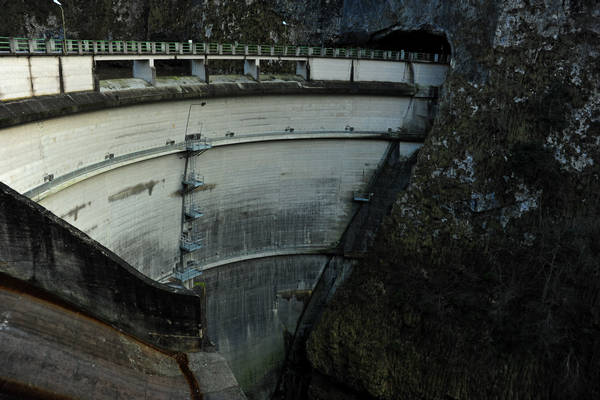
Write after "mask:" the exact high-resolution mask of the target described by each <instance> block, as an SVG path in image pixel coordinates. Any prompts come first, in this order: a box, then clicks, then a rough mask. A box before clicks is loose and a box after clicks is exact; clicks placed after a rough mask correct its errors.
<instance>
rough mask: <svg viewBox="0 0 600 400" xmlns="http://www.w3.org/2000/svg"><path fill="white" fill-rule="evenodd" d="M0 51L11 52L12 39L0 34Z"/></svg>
mask: <svg viewBox="0 0 600 400" xmlns="http://www.w3.org/2000/svg"><path fill="white" fill-rule="evenodd" d="M0 52H4V53H8V52H10V39H9V38H7V37H4V36H0Z"/></svg>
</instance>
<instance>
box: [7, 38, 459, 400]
mask: <svg viewBox="0 0 600 400" xmlns="http://www.w3.org/2000/svg"><path fill="white" fill-rule="evenodd" d="M88 42H89V43H86V42H85V41H72V42H71V43H68V44H67V47H66V49H58V52H59V53H58V54H55V53H54V52H55V51H56V48H55V47H54V48H53V47H52V46H50V45H48V46H47V47H44V52H45V53H44V54H43V55H42V54H38V53H39V52H36V49H37V48H36V47H35V46H37V45H38V44H37V42H31V41H29V42H27V46H26V47H23V45H22V43H19V42H18V41H16V40H14V39H11V40H9V43H10V46H9V51H7V52H6V54H4V55H0V71H2V77H1V78H0V98H1V99H2V100H3V101H2V103H0V181H1V182H2V183H4V184H5V185H8V186H9V187H10V188H12V189H13V190H15V191H16V192H18V193H20V194H21V195H24V196H25V197H28V198H29V199H31V200H32V201H35V202H37V203H38V204H39V205H40V206H42V207H44V208H45V209H46V210H48V211H50V212H51V213H53V214H54V215H56V216H57V217H59V221H60V223H63V222H62V221H64V222H66V223H68V224H70V225H72V226H73V227H74V228H76V229H75V231H77V230H78V231H80V232H79V233H77V235H81V236H82V237H84V238H85V237H87V236H89V238H91V239H93V241H95V242H97V243H98V244H99V245H100V246H103V247H104V248H106V249H107V250H106V251H108V252H109V253H110V252H112V253H114V255H116V256H118V257H117V258H119V259H122V260H124V262H125V263H126V264H128V265H130V266H131V267H133V269H135V270H136V271H138V272H139V273H141V274H143V275H144V276H145V277H147V278H149V280H152V281H157V282H161V283H170V284H174V283H177V284H180V285H182V286H184V287H185V288H188V289H192V290H194V291H196V292H198V293H199V292H202V293H205V295H206V298H205V304H204V306H203V307H204V309H203V310H197V312H199V313H201V314H202V313H203V317H205V321H203V322H204V324H205V325H203V327H204V326H205V329H204V331H203V333H202V336H204V335H206V336H207V337H208V338H209V339H210V341H212V342H213V343H214V346H215V348H216V349H217V350H218V352H219V353H220V355H222V356H223V357H224V359H225V360H226V361H227V363H228V364H229V366H230V367H231V370H232V372H233V375H234V376H235V378H236V379H237V381H238V382H239V384H240V386H241V388H242V389H243V390H244V392H246V394H247V395H248V396H249V397H251V398H264V397H266V396H268V395H269V393H271V392H272V390H273V388H274V385H275V382H276V380H277V371H278V370H279V368H280V367H281V364H282V362H283V360H284V358H285V344H284V336H285V335H286V334H290V333H291V334H293V333H294V331H295V330H296V324H297V323H298V318H299V317H300V315H301V314H302V311H303V309H304V306H305V304H306V298H307V296H308V297H310V294H311V291H312V290H313V289H314V287H315V285H316V283H317V281H318V280H319V277H320V276H321V273H322V272H323V270H324V268H325V266H326V265H327V263H328V262H329V261H330V259H331V257H332V255H340V254H341V255H342V256H343V255H344V254H343V253H344V252H343V250H340V240H341V238H342V236H343V234H344V232H345V231H346V230H347V229H348V226H349V224H350V222H351V221H352V219H353V216H355V215H356V213H357V211H358V210H359V209H360V208H361V207H363V206H364V205H365V204H368V203H369V202H370V201H371V198H372V196H373V193H372V190H371V187H372V184H373V180H374V178H375V177H376V176H377V174H378V172H379V171H380V170H381V169H382V167H383V166H384V165H385V163H386V161H387V159H388V158H389V157H390V154H395V157H397V158H399V159H407V158H409V157H410V156H412V155H413V154H414V153H415V151H416V150H417V149H418V148H419V147H420V146H421V143H422V141H423V140H424V137H425V134H426V132H427V130H428V129H429V128H430V126H431V124H432V118H433V115H434V112H435V107H436V104H437V96H438V88H439V87H440V86H441V85H442V84H443V82H444V79H445V74H446V71H447V68H448V65H447V64H446V63H445V62H440V61H443V56H440V55H435V56H434V55H428V56H427V57H424V56H423V55H421V56H411V55H410V54H409V55H405V54H404V53H402V54H400V53H398V54H392V52H386V53H385V54H383V53H382V55H381V56H377V57H376V53H374V52H372V53H369V54H367V53H365V54H364V55H363V56H362V58H361V55H360V54H361V53H356V54H355V55H353V54H352V53H351V52H346V51H344V53H343V54H342V53H341V52H340V51H339V49H332V50H331V51H330V50H329V49H320V48H314V49H319V50H318V51H317V50H314V49H313V48H310V49H307V50H306V53H304V50H301V49H298V48H294V49H287V48H284V49H278V48H276V47H277V46H271V47H270V48H269V49H266V48H263V49H260V48H257V50H256V51H255V50H254V48H253V47H252V46H245V47H243V48H242V49H238V50H237V51H238V53H236V50H235V49H229V48H227V47H226V46H224V45H218V46H216V47H214V46H212V47H211V45H210V44H203V46H202V47H199V46H192V47H190V48H186V47H185V44H178V45H177V46H175V47H173V48H171V47H168V46H167V47H164V48H163V47H160V46H157V44H154V45H150V46H149V47H143V46H145V45H143V43H144V42H137V43H138V44H136V45H135V47H134V48H131V49H129V50H130V51H127V49H128V48H127V47H123V48H120V47H118V45H117V46H116V47H115V48H114V49H115V50H114V51H112V52H110V53H109V52H108V50H107V51H106V52H105V51H103V48H102V47H100V46H101V45H100V44H99V43H96V42H92V41H88ZM123 43H125V42H123ZM127 43H129V42H127ZM124 46H125V45H124ZM1 47H2V46H0V48H1ZM263 47H264V46H263ZM111 48H112V47H111ZM255 52H256V54H255ZM70 53H72V54H70ZM164 57H172V58H177V59H183V60H189V62H190V63H191V67H190V70H191V71H192V75H193V76H190V77H188V78H186V79H185V80H184V83H182V80H176V79H167V78H160V77H158V78H157V77H156V71H155V69H156V67H155V65H154V60H155V59H156V60H158V59H161V58H164ZM286 57H287V58H286ZM114 59H121V60H133V61H134V65H133V67H134V68H133V76H134V78H132V79H129V80H128V81H126V82H120V83H119V85H116V86H119V87H120V89H116V90H115V89H107V87H109V86H111V85H105V84H99V83H98V82H97V79H95V78H94V76H95V66H96V65H97V64H99V63H101V62H104V61H107V60H114ZM213 59H219V60H223V59H225V60H240V61H243V62H244V63H245V67H244V70H245V72H246V73H247V76H248V77H246V78H243V77H239V79H233V80H231V81H221V80H219V79H218V77H213V76H211V75H210V74H209V73H208V70H209V68H210V63H211V60H213ZM272 59H278V60H283V61H289V62H293V63H296V72H297V77H296V78H294V79H272V80H264V79H261V75H260V74H261V71H260V60H263V62H264V60H267V61H268V60H272ZM74 65H77V67H74V68H72V69H71V68H70V66H74ZM75 82H76V83H75ZM140 82H142V84H140ZM127 85H129V86H131V87H140V86H142V88H138V89H123V87H125V86H127ZM42 94H43V95H44V96H40V95H42ZM15 196H16V194H15ZM2 212H3V213H6V212H8V210H4V209H3V210H2ZM69 229H71V228H69ZM75 231H74V232H75ZM7 235H8V233H7ZM86 235H87V236H86ZM348 257H349V258H352V256H351V255H349V254H348ZM9 261H10V260H8V259H3V258H0V265H2V268H3V271H2V273H3V274H7V278H6V279H8V276H10V277H11V278H10V279H17V280H19V279H21V280H25V281H27V279H28V278H27V277H26V276H24V275H19V274H18V273H16V272H14V271H13V272H11V269H10V268H9V267H6V268H5V267H4V264H5V263H8V262H9ZM89 267H90V266H87V267H86V268H89ZM4 269H6V271H4ZM7 271H8V272H7ZM110 271H111V270H107V273H110ZM98 273H100V274H101V273H102V271H99V272H98ZM127 273H128V274H130V273H133V270H132V271H130V272H127ZM3 276H4V275H3ZM147 278H142V277H141V275H140V277H138V278H136V279H142V280H144V279H147ZM96 279H100V278H96ZM122 279H125V280H126V279H128V278H122ZM99 284H100V283H99ZM148 284H149V285H151V286H152V285H157V287H165V285H160V284H159V283H148ZM44 288H45V290H50V289H51V287H44ZM53 290H54V289H53ZM123 290H127V289H126V288H124V289H123ZM168 290H171V291H175V292H176V293H179V291H184V289H183V288H181V289H177V288H175V289H168ZM61 293H62V292H61ZM65 293H67V294H65V296H66V295H68V291H66V292H65ZM176 293H175V294H176ZM175 294H173V295H175ZM70 301H71V300H70ZM77 301H80V300H77ZM115 301H117V300H115ZM72 302H74V300H73V301H72ZM169 302H171V300H169ZM134 303H135V302H134ZM77 304H78V303H77ZM90 307H92V306H90ZM107 307H108V306H107ZM111 307H112V306H111ZM173 307H174V308H177V301H175V300H173ZM92 308H93V307H92ZM93 312H100V311H98V310H95V309H94V311H93ZM132 312H133V311H132ZM170 312H175V311H172V310H171V311H169V313H170ZM178 312H179V311H178ZM178 315H180V317H181V314H178ZM197 318H200V319H201V317H197ZM101 319H102V320H104V321H107V320H108V322H109V323H111V324H113V325H117V326H118V321H117V319H116V318H113V316H111V315H103V316H101ZM113 320H114V322H113ZM0 322H1V321H0ZM7 323H10V322H7ZM199 323H200V322H199ZM120 329H122V330H123V331H125V332H129V333H131V334H132V335H134V336H135V337H140V336H142V337H141V338H142V339H143V340H149V341H152V340H153V339H152V338H150V339H148V338H146V337H144V336H143V335H142V334H141V333H136V332H135V330H134V328H133V327H132V326H124V327H120ZM2 334H4V331H2V332H0V335H2ZM169 335H175V336H177V335H179V333H170V334H169ZM146 336H147V335H146ZM158 345H159V346H160V343H159V344H158ZM178 346H179V347H178ZM175 347H176V348H180V347H181V346H180V345H177V346H175ZM192 347H195V346H192ZM189 348H190V347H185V346H183V349H184V350H188V349H189ZM219 365H221V364H219ZM2 374H4V375H6V372H4V371H3V372H2ZM5 378H6V377H5ZM13 378H14V377H13ZM11 379H12V378H11ZM200 386H202V385H201V383H200ZM225 386H227V385H224V386H223V387H225ZM228 390H229V389H228Z"/></svg>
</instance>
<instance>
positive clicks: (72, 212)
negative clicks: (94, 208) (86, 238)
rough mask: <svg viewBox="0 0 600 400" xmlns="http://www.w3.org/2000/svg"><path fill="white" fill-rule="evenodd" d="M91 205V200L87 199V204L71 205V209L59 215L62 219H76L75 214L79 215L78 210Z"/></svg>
mask: <svg viewBox="0 0 600 400" xmlns="http://www.w3.org/2000/svg"><path fill="white" fill-rule="evenodd" d="M91 205H92V202H91V201H88V202H87V204H86V203H83V204H80V205H78V206H75V207H73V208H72V209H71V210H69V212H67V213H66V214H63V215H61V216H60V217H61V218H62V219H65V218H73V221H77V216H78V215H79V211H81V210H83V209H84V208H86V207H87V206H91Z"/></svg>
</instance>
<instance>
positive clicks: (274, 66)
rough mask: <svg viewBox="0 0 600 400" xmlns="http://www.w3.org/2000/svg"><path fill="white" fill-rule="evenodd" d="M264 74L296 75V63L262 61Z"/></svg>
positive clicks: (261, 70)
mask: <svg viewBox="0 0 600 400" xmlns="http://www.w3.org/2000/svg"><path fill="white" fill-rule="evenodd" d="M260 72H261V73H262V74H292V75H294V74H296V61H275V60H272V61H271V60H261V62H260Z"/></svg>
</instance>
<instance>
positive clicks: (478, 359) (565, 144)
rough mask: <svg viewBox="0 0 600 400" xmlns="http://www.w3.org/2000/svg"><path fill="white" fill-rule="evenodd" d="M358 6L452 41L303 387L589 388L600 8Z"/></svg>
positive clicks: (406, 394)
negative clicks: (411, 151) (407, 170)
mask: <svg viewBox="0 0 600 400" xmlns="http://www.w3.org/2000/svg"><path fill="white" fill-rule="evenodd" d="M367 3H372V4H370V5H367ZM367 10H371V11H373V10H380V11H378V12H381V13H383V14H382V15H386V17H382V18H379V19H377V18H375V17H372V18H364V19H362V21H363V24H364V25H363V29H364V30H365V31H369V32H375V31H384V32H383V33H385V29H386V28H387V31H391V30H394V29H399V30H412V29H419V28H425V29H428V30H432V31H435V32H441V33H443V34H444V35H446V37H447V38H448V40H449V42H450V43H451V45H452V49H453V63H452V67H453V68H452V72H451V74H450V75H449V78H448V80H447V82H446V84H445V88H444V96H443V100H442V104H441V108H440V112H439V115H438V118H437V120H436V123H435V126H434V128H433V131H432V133H431V134H430V136H429V137H428V139H427V141H426V144H425V146H424V147H423V149H422V150H421V152H420V154H419V158H418V161H417V164H416V168H415V171H414V173H413V176H412V182H411V186H410V188H409V190H408V191H407V192H405V193H402V194H401V195H400V196H399V198H398V200H397V201H396V204H395V206H394V209H393V211H392V215H391V217H390V218H388V220H387V221H386V222H385V224H384V226H383V227H382V230H381V231H380V234H379V236H378V239H377V241H376V245H375V246H374V248H373V250H372V251H371V253H370V256H369V257H368V258H367V260H366V261H364V262H363V263H362V265H360V266H359V267H358V268H356V269H355V271H354V272H353V275H352V276H351V278H350V279H349V280H348V281H347V283H346V285H345V286H344V287H343V288H342V289H341V290H339V291H338V294H337V296H336V297H335V298H334V300H333V301H332V303H331V304H330V305H329V308H328V310H327V311H326V312H325V314H324V316H323V318H322V319H321V321H320V323H319V324H318V325H317V327H316V329H314V330H313V333H312V335H311V338H310V339H309V342H308V348H307V352H308V356H309V360H310V361H311V364H312V366H313V368H314V371H313V376H314V379H313V381H312V384H311V386H310V388H309V395H310V396H311V398H315V399H317V398H318V399H331V398H348V396H349V394H348V393H354V394H355V395H356V396H357V398H366V397H373V398H383V399H396V398H403V399H441V398H447V399H466V398H489V399H491V398H498V399H500V398H502V399H508V398H593V397H597V396H598V394H599V392H600V387H599V386H598V379H597V378H598V370H599V367H600V364H599V358H598V357H599V353H598V345H599V339H598V338H599V336H598V329H599V328H600V326H599V322H600V304H599V294H600V290H599V289H600V284H599V281H598V279H597V277H598V273H599V272H600V262H599V259H600V258H599V257H600V247H599V246H598V240H597V237H598V234H599V233H600V225H599V223H598V214H599V211H600V202H599V201H598V199H599V196H600V185H599V181H598V180H599V178H598V176H599V172H600V169H599V165H598V163H599V162H600V153H599V148H600V147H599V145H600V95H599V92H598V86H599V82H600V80H599V78H600V76H599V70H598V68H597V63H598V57H599V55H600V46H599V43H600V41H599V40H598V39H599V34H600V6H599V5H598V3H596V2H592V1H587V2H586V1H580V2H573V1H550V0H547V1H533V0H531V1H516V0H515V1H471V2H461V3H460V4H457V3H456V2H449V1H426V2H417V1H414V2H413V1H396V2H383V1H382V2H377V1H373V2H364V1H361V2H358V1H356V2H352V1H347V2H346V4H345V8H344V12H345V13H347V14H345V15H347V16H350V15H352V16H357V15H358V13H359V12H365V15H369V12H368V11H367ZM345 21H348V22H347V25H343V26H345V27H347V26H350V24H352V23H354V24H358V21H357V20H353V19H352V18H351V17H348V19H347V20H345ZM352 21H354V22H352ZM345 23H346V22H345ZM386 25H388V26H387V27H386ZM332 382H333V383H337V384H338V385H339V386H338V387H337V389H334V388H333V387H334V386H335V385H332ZM349 390H350V391H349Z"/></svg>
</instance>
